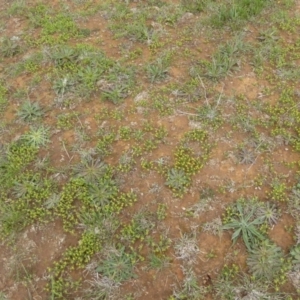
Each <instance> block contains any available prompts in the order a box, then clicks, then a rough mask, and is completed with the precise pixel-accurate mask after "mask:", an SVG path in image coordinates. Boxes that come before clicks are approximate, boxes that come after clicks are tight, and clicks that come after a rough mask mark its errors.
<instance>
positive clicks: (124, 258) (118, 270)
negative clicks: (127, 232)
mask: <svg viewBox="0 0 300 300" xmlns="http://www.w3.org/2000/svg"><path fill="white" fill-rule="evenodd" d="M134 264H135V263H134V259H133V257H132V255H130V254H128V253H126V252H125V247H121V248H119V249H109V250H108V252H107V254H106V257H105V259H104V260H103V261H102V262H101V263H100V265H99V266H98V267H97V268H96V271H97V272H99V273H101V274H102V275H103V276H104V277H107V278H109V279H110V280H113V281H114V282H116V283H121V282H124V281H126V280H129V279H132V278H134V277H135V276H136V275H135V273H134Z"/></svg>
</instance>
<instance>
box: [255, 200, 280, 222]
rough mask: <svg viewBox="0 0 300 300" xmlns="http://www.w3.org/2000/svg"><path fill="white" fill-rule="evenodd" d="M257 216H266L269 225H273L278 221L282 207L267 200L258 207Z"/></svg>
mask: <svg viewBox="0 0 300 300" xmlns="http://www.w3.org/2000/svg"><path fill="white" fill-rule="evenodd" d="M257 216H258V217H262V218H264V219H265V221H266V222H267V223H268V225H270V226H273V225H275V224H276V223H277V222H278V219H279V217H280V209H278V208H277V207H276V205H275V204H271V203H270V202H266V203H263V204H262V205H261V206H260V207H259V208H258V210H257Z"/></svg>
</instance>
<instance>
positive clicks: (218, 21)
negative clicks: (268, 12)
mask: <svg viewBox="0 0 300 300" xmlns="http://www.w3.org/2000/svg"><path fill="white" fill-rule="evenodd" d="M268 2H269V1H264V0H253V1H251V0H238V1H237V0H234V1H229V3H228V2H227V1H226V2H225V3H221V4H220V5H219V6H218V7H217V12H216V13H215V14H213V16H212V17H211V19H210V22H211V24H212V25H213V26H215V27H217V28H221V27H223V26H224V25H226V24H229V25H230V26H231V27H233V28H237V26H238V25H239V22H241V21H244V20H248V19H249V18H251V17H252V16H256V15H258V14H259V13H260V12H261V11H262V10H263V8H264V7H265V6H266V4H267V3H268ZM228 4H230V5H228Z"/></svg>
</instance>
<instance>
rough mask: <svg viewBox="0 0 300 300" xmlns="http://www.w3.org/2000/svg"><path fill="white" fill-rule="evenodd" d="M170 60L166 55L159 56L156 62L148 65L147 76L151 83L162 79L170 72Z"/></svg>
mask: <svg viewBox="0 0 300 300" xmlns="http://www.w3.org/2000/svg"><path fill="white" fill-rule="evenodd" d="M168 67H169V62H168V60H167V59H166V58H165V57H159V58H158V59H157V60H156V61H155V62H153V63H149V64H148V65H147V66H146V72H147V77H148V78H149V80H150V82H151V83H154V82H158V81H161V80H163V79H165V78H166V76H167V74H168Z"/></svg>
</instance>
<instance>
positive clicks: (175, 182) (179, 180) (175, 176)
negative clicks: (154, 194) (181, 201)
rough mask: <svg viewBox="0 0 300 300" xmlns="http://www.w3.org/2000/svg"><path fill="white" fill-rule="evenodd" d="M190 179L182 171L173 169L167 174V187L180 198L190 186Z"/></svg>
mask: <svg viewBox="0 0 300 300" xmlns="http://www.w3.org/2000/svg"><path fill="white" fill-rule="evenodd" d="M190 183H191V179H190V177H189V176H188V175H187V174H186V173H185V172H184V171H183V170H181V169H176V168H172V169H171V170H169V172H168V174H167V180H166V183H165V184H166V185H167V186H168V187H169V188H171V190H172V191H173V192H174V193H175V194H178V195H179V196H180V195H181V194H183V193H184V192H185V191H186V189H187V187H188V186H189V185H190Z"/></svg>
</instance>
